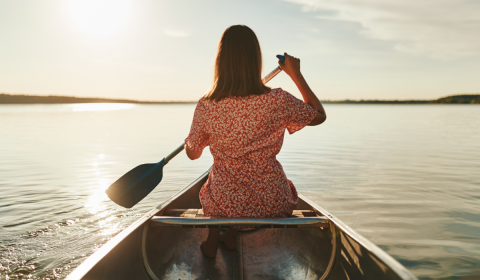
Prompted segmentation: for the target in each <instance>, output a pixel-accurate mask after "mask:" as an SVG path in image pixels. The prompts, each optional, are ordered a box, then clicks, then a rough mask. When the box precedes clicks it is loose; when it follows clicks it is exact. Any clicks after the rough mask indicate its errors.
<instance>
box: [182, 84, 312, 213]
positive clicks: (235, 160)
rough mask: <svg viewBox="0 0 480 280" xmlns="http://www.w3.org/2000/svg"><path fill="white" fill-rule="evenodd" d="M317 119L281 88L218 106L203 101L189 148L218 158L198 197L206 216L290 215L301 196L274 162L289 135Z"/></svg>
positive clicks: (304, 104) (213, 102)
mask: <svg viewBox="0 0 480 280" xmlns="http://www.w3.org/2000/svg"><path fill="white" fill-rule="evenodd" d="M316 115H317V110H316V109H315V108H313V107H312V106H310V105H308V104H306V103H304V102H303V101H301V100H299V99H297V98H295V97H294V96H293V95H291V94H289V93H288V92H286V91H283V90H282V89H280V88H279V89H274V90H272V91H270V92H269V93H266V94H263V95H252V96H249V97H245V98H239V97H234V98H225V99H222V100H221V101H218V102H215V101H209V100H206V99H204V98H202V99H201V100H200V101H199V103H198V105H197V108H196V111H195V116H194V120H193V123H192V128H191V132H190V134H189V136H188V138H187V139H186V144H187V147H189V148H190V149H192V150H202V149H203V148H204V147H205V146H207V145H208V146H210V151H211V153H212V155H213V157H214V164H213V168H212V172H211V176H210V177H209V180H208V182H207V183H206V184H205V186H204V188H202V191H201V193H200V199H201V201H202V205H203V207H204V212H205V214H206V215H207V216H214V217H225V216H227V217H285V216H287V215H289V213H291V211H292V210H293V209H294V208H295V206H296V203H297V195H296V191H295V188H294V186H293V184H292V183H291V182H290V181H289V180H287V177H286V176H285V173H284V172H283V169H282V166H281V165H280V163H279V162H278V161H277V160H276V158H275V156H276V155H277V154H278V153H279V152H280V149H281V147H282V144H283V138H284V133H285V129H287V130H288V131H289V132H290V133H293V132H295V131H297V130H300V129H301V128H303V127H304V126H306V125H307V124H308V123H310V122H311V121H312V120H313V119H314V118H315V116H316ZM218 201H222V203H221V204H219V203H218ZM215 202H217V203H215Z"/></svg>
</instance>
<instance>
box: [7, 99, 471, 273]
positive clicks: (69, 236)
mask: <svg viewBox="0 0 480 280" xmlns="http://www.w3.org/2000/svg"><path fill="white" fill-rule="evenodd" d="M325 107H326V110H327V114H328V120H327V121H326V123H324V124H322V125H320V126H317V127H307V128H305V129H303V130H302V131H300V132H297V133H296V134H293V135H288V134H287V136H286V137H285V144H284V147H283V150H282V152H281V153H280V154H279V156H278V158H279V160H280V162H281V163H282V164H283V166H284V169H285V172H286V173H287V176H288V177H289V179H291V180H292V181H293V182H294V184H295V185H296V187H297V189H298V190H299V191H300V192H302V193H303V194H305V195H307V196H308V197H309V198H311V199H312V200H313V201H314V202H316V203H317V204H319V205H320V206H322V207H324V208H325V209H327V210H328V211H330V212H331V213H332V214H334V215H336V216H337V217H338V218H340V219H341V220H343V221H344V222H345V223H346V224H348V225H349V226H350V227H352V228H353V229H354V230H356V231H357V232H359V233H360V234H362V235H363V236H365V237H366V238H368V239H370V240H371V241H372V242H374V243H375V244H377V245H378V246H380V247H381V248H382V249H384V250H385V251H386V252H387V253H389V254H390V255H392V256H393V257H394V258H395V259H397V260H398V261H399V262H400V263H402V264H403V265H404V266H406V267H407V268H408V269H410V270H411V271H412V273H413V274H415V275H417V276H418V277H419V278H420V279H463V280H467V279H469V280H470V279H480V106H476V105H420V106H419V105H415V106H412V105H395V106H391V105H333V104H332V105H329V104H327V105H326V106H325ZM194 108H195V105H131V104H73V105H0V279H57V278H64V277H65V276H66V275H68V273H70V272H71V271H72V270H73V269H74V268H75V267H77V266H78V265H79V264H80V263H81V262H82V261H84V260H85V259H86V258H87V257H88V256H89V255H91V254H92V253H93V252H94V251H95V250H97V249H98V248H99V247H100V246H102V245H103V244H105V243H106V242H107V241H108V240H109V239H111V238H112V237H113V236H115V235H116V234H117V233H118V232H120V231H121V230H122V229H124V228H126V227H127V226H128V225H129V224H131V223H132V222H133V221H134V220H136V219H138V217H140V216H142V215H143V214H144V213H145V212H147V211H149V210H150V209H152V208H153V207H154V206H157V205H158V204H160V202H162V201H163V200H165V199H167V198H168V197H170V196H171V195H173V194H174V193H175V192H177V191H178V190H180V189H181V188H183V187H185V186H186V185H187V184H189V183H190V182H191V181H193V180H194V179H195V178H197V177H198V176H199V175H201V174H202V173H203V172H204V171H206V170H207V169H208V168H209V167H210V165H211V164H212V157H211V155H210V154H209V153H208V151H207V152H206V153H204V155H203V156H202V158H200V159H199V160H196V161H190V160H188V159H187V157H186V155H185V154H183V153H182V154H180V155H179V156H177V158H175V159H174V160H172V161H171V162H170V163H169V164H168V165H167V166H166V167H165V169H164V174H165V175H164V179H163V181H162V183H161V184H160V185H159V186H158V187H157V188H156V189H155V190H154V191H153V192H152V193H151V194H150V195H149V196H148V197H147V198H146V199H144V200H143V201H142V202H141V203H139V204H138V205H137V206H135V207H134V208H133V209H130V210H125V209H123V208H121V207H119V206H117V205H116V204H114V203H113V202H111V201H109V200H108V198H107V197H106V195H105V194H104V190H105V188H106V187H108V186H109V184H111V183H112V182H113V181H115V180H116V179H117V178H118V177H120V176H121V175H123V174H124V173H125V172H126V171H128V170H130V169H131V168H133V167H135V166H137V165H139V164H142V163H152V162H157V161H159V160H160V159H162V158H163V157H165V156H166V155H167V154H169V153H170V152H171V151H172V150H173V149H175V148H176V147H177V146H179V145H180V144H181V143H182V142H183V140H184V139H185V137H186V135H187V134H188V131H189V128H190V122H191V118H192V116H193V110H194Z"/></svg>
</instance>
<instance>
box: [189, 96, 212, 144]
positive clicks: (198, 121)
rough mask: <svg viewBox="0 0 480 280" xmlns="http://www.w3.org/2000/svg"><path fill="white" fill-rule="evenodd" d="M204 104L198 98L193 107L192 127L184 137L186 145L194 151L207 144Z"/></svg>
mask: <svg viewBox="0 0 480 280" xmlns="http://www.w3.org/2000/svg"><path fill="white" fill-rule="evenodd" d="M205 110H206V108H205V106H204V104H203V102H202V100H200V101H199V102H198V103H197V107H196V108H195V113H194V115H193V121H192V127H191V128H190V133H189V134H188V137H187V138H186V139H185V144H186V145H187V147H189V148H190V149H192V150H194V151H202V150H203V149H204V148H205V147H206V146H208V145H209V138H210V137H209V135H208V134H207V133H206V132H205Z"/></svg>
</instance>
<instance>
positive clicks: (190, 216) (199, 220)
mask: <svg viewBox="0 0 480 280" xmlns="http://www.w3.org/2000/svg"><path fill="white" fill-rule="evenodd" d="M183 218H185V220H184V219H183ZM151 220H152V223H153V224H152V226H154V227H155V226H181V227H192V228H229V227H232V226H246V225H248V226H252V227H255V228H259V227H260V228H299V227H321V228H324V227H329V222H328V219H327V218H325V217H324V216H322V215H317V213H316V212H314V211H312V210H294V211H293V213H292V215H291V216H290V217H289V218H208V217H205V215H204V213H203V209H166V210H165V211H164V212H163V215H162V216H155V217H153V218H152V219H151Z"/></svg>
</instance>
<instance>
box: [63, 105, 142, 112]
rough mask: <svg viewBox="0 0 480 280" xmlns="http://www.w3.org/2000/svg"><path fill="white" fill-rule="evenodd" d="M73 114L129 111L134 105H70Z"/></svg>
mask: <svg viewBox="0 0 480 280" xmlns="http://www.w3.org/2000/svg"><path fill="white" fill-rule="evenodd" d="M70 106H71V107H72V110H73V111H74V112H84V111H113V110H125V109H131V108H133V106H135V105H134V104H128V103H82V104H72V105H70Z"/></svg>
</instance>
